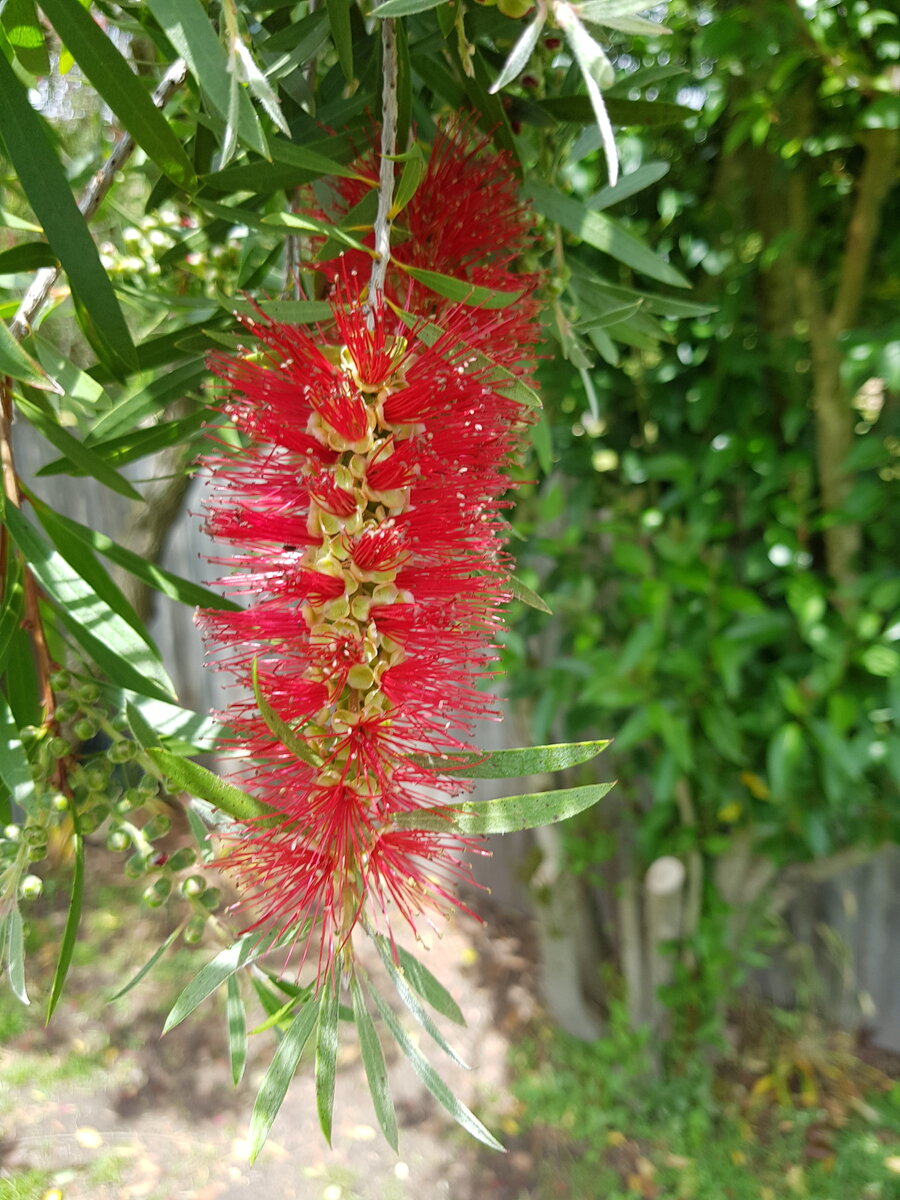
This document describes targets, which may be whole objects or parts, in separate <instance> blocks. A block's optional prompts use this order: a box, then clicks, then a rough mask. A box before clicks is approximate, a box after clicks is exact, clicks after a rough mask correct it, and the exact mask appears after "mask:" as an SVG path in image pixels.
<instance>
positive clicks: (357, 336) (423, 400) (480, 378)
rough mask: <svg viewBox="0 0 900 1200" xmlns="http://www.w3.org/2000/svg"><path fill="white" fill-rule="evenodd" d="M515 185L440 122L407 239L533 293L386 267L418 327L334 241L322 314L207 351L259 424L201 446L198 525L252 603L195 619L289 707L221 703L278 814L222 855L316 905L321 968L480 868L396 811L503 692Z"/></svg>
mask: <svg viewBox="0 0 900 1200" xmlns="http://www.w3.org/2000/svg"><path fill="white" fill-rule="evenodd" d="M515 191H516V189H515V180H514V177H513V175H512V172H511V171H510V169H509V166H508V164H507V163H506V161H505V160H504V159H503V158H502V157H500V156H494V155H491V154H489V153H488V152H487V149H486V147H484V146H483V145H479V146H476V147H474V148H472V147H470V146H467V145H466V144H465V143H464V141H463V139H462V138H461V137H460V136H455V137H454V136H452V135H450V134H447V133H443V134H441V136H440V138H439V140H438V145H437V146H436V148H435V150H434V153H433V155H432V159H431V164H430V166H429V169H428V172H427V174H426V176H425V178H424V180H423V183H422V184H421V186H420V188H419V191H418V192H417V193H416V196H415V197H414V200H413V202H412V203H411V205H410V207H409V213H408V233H409V237H408V239H407V240H406V241H405V242H403V244H402V246H401V248H400V251H399V252H398V253H402V256H403V262H405V263H406V264H411V265H423V264H424V265H427V268H428V269H430V270H439V271H441V272H442V273H444V274H450V275H454V276H456V277H457V278H462V279H467V280H470V281H471V282H473V283H478V284H480V285H487V286H489V287H491V288H497V289H500V290H503V291H510V292H516V293H519V297H520V298H519V300H518V302H517V304H516V305H515V306H514V307H513V306H511V307H508V308H505V309H500V310H491V311H485V310H479V309H475V308H471V307H465V306H452V305H450V304H448V303H447V302H446V301H444V300H443V299H441V297H439V296H436V295H435V294H434V293H432V292H428V291H427V290H426V289H425V288H424V287H422V286H421V285H419V284H417V283H415V282H414V281H412V280H411V279H410V277H409V276H404V273H403V269H402V265H401V266H399V267H395V268H394V269H393V270H392V271H391V273H390V275H389V279H388V288H387V295H388V297H389V298H390V297H393V298H394V299H395V300H396V301H398V302H399V303H401V304H402V305H403V306H404V307H406V308H408V309H409V308H410V307H411V308H412V311H413V313H414V315H415V316H417V317H418V318H419V319H420V320H421V322H422V324H425V323H438V324H439V326H440V328H441V330H442V334H441V336H440V338H439V340H438V341H436V342H435V343H434V344H433V345H431V346H427V345H426V344H424V342H423V341H421V340H420V339H418V338H417V336H416V334H415V331H412V332H411V331H410V329H409V327H408V326H407V325H406V324H404V322H403V321H402V320H401V319H400V318H399V317H398V316H397V315H395V313H394V312H392V311H391V309H390V307H389V306H387V307H384V308H381V309H377V310H375V311H370V310H369V309H368V308H367V307H366V306H365V304H364V300H365V295H364V286H365V285H364V283H363V280H364V279H365V278H366V277H367V270H365V271H364V267H366V268H367V266H368V263H367V262H364V259H365V256H363V255H362V254H354V255H351V256H348V257H347V258H346V259H344V261H343V262H339V263H337V264H335V263H333V262H332V263H328V264H325V265H324V268H323V269H325V270H326V272H327V274H328V275H329V277H330V278H331V280H332V282H333V284H334V287H333V319H332V321H331V322H330V323H329V324H327V325H323V326H321V327H320V328H319V330H318V332H315V333H313V332H308V331H306V330H305V329H303V328H296V327H292V326H288V325H283V324H278V323H276V322H271V321H267V320H265V319H264V318H262V317H260V319H250V320H246V321H245V322H244V324H245V327H246V328H247V330H248V332H250V333H251V334H253V335H254V337H255V338H256V339H257V340H258V342H259V344H260V346H261V348H262V355H256V356H254V358H253V359H250V358H248V357H236V358H227V357H222V358H220V359H218V360H217V361H216V363H215V368H216V370H217V372H218V374H219V375H220V376H221V377H222V379H223V380H224V381H225V383H226V385H227V387H228V389H229V398H228V399H227V401H226V402H225V410H226V412H227V413H228V415H229V416H230V417H231V419H232V420H233V422H234V424H235V426H236V427H237V429H238V430H239V431H240V432H241V433H242V434H243V435H244V436H245V439H246V443H247V445H246V449H245V450H243V451H242V452H241V453H240V454H236V455H234V454H229V455H227V456H226V455H222V456H220V457H217V458H213V459H210V460H208V463H207V465H208V466H209V467H210V468H211V470H212V473H213V485H212V498H211V500H210V503H209V505H208V512H209V515H208V520H207V529H208V532H209V534H210V535H211V536H212V537H214V538H217V539H219V540H221V541H224V542H228V543H231V544H233V545H234V546H235V547H236V552H235V554H234V555H233V556H232V557H231V558H228V559H217V560H215V561H218V562H223V563H225V564H227V565H229V566H231V567H233V568H234V569H235V570H234V573H233V574H232V575H230V576H229V577H228V578H226V579H225V580H224V581H223V582H224V584H225V585H226V586H227V587H229V588H230V589H231V591H232V592H233V593H235V594H236V595H239V596H246V597H247V598H248V604H247V607H246V608H245V609H243V610H242V611H238V612H233V611H227V612H226V611H210V610H208V611H205V612H203V613H202V614H201V616H200V620H201V622H202V625H203V627H204V628H205V630H206V632H207V635H208V637H209V639H210V641H211V642H212V643H217V644H218V646H219V648H220V661H221V664H222V665H223V666H225V667H226V668H227V669H228V670H229V671H230V672H231V673H232V674H233V676H234V677H235V679H236V681H237V682H238V683H240V684H242V685H244V687H245V688H249V687H250V686H251V683H252V682H254V680H255V684H256V687H257V689H258V692H259V694H260V696H261V697H262V698H263V702H262V703H261V707H263V709H264V710H265V708H266V707H269V708H270V709H271V710H274V712H275V713H276V714H277V716H278V717H279V718H280V720H281V722H284V723H286V724H287V725H288V726H289V727H290V729H291V731H292V738H291V739H288V738H286V737H280V736H278V733H277V732H273V728H272V727H271V726H273V725H274V726H275V728H276V730H277V722H272V721H271V720H268V721H267V719H266V718H265V716H264V715H262V714H261V713H259V712H258V711H257V706H256V705H255V704H254V703H253V701H252V700H248V701H241V702H239V703H237V704H236V705H235V706H234V707H233V709H232V711H231V712H230V713H228V714H226V719H227V721H228V723H229V725H230V726H231V727H232V728H233V729H234V730H235V731H236V734H237V743H236V748H238V747H239V749H240V753H241V754H242V755H243V756H244V758H243V762H242V766H241V768H240V771H239V782H240V783H241V784H242V785H243V786H244V787H245V788H247V790H249V791H252V792H253V793H254V794H255V795H256V796H257V797H258V798H259V799H261V800H262V801H263V802H264V803H265V805H266V806H267V808H268V809H270V810H271V817H270V818H266V819H264V820H259V821H248V822H246V823H244V825H243V826H241V827H239V830H238V832H237V833H235V834H232V835H231V837H230V839H229V840H228V841H227V842H226V848H225V862H226V864H227V866H228V868H229V869H230V870H231V872H232V873H233V874H234V875H235V877H236V879H237V881H238V884H239V886H240V888H241V891H242V894H243V896H244V901H245V904H246V905H247V907H248V909H249V910H250V911H251V912H253V914H254V920H253V923H252V924H251V926H250V927H251V928H260V929H270V930H274V931H277V932H278V933H286V934H290V935H293V936H295V937H297V938H299V939H300V940H301V941H302V942H304V943H306V942H307V940H308V938H309V937H310V936H311V935H312V933H313V931H314V930H315V929H318V931H319V934H320V936H321V950H320V955H319V974H320V979H321V978H322V977H324V975H325V974H327V972H328V970H329V968H330V964H331V962H332V961H333V959H334V956H335V955H336V953H337V952H338V950H339V949H340V948H341V947H342V946H343V945H344V944H345V943H346V941H347V939H348V937H349V935H350V932H351V930H352V929H353V927H354V925H355V923H356V922H357V921H358V920H359V918H360V915H361V914H362V913H363V912H365V913H366V916H367V920H368V921H369V922H370V923H371V925H373V926H374V927H387V928H388V929H389V919H390V915H391V912H392V911H394V912H397V911H398V912H399V913H400V914H401V915H402V916H403V917H404V918H405V919H406V920H408V921H409V922H410V924H412V925H413V926H415V922H416V920H417V918H418V917H419V916H420V915H422V914H427V912H428V910H429V909H437V910H443V909H444V908H445V907H446V905H447V904H459V901H458V900H457V899H456V898H455V895H454V891H453V888H454V885H455V884H456V883H457V882H458V881H459V880H460V879H464V878H467V877H468V867H467V866H466V864H465V861H464V857H463V856H464V852H465V851H466V850H469V849H471V848H473V843H472V842H471V841H470V840H466V839H460V838H458V837H454V836H452V835H451V834H450V832H449V831H448V832H447V833H442V832H426V831H413V830H401V829H397V828H393V827H392V818H393V817H394V816H395V815H396V814H397V813H402V812H405V811H409V810H411V809H415V808H419V807H430V806H433V805H434V804H436V803H441V802H443V803H446V799H447V796H448V795H449V796H452V795H455V794H457V793H458V792H459V791H460V790H461V786H462V785H461V784H460V782H459V780H458V779H453V778H452V777H451V776H450V775H446V774H443V775H442V774H441V773H439V772H438V771H436V770H433V769H429V768H428V767H426V766H424V765H422V762H423V756H426V755H429V754H431V755H438V756H441V755H451V756H452V755H454V754H458V753H459V752H460V751H463V750H468V749H469V747H468V745H467V739H468V737H469V736H470V733H471V724H472V721H473V720H474V719H475V718H476V717H479V716H482V715H484V714H486V713H488V712H490V711H491V710H492V704H493V701H492V698H491V697H490V696H487V695H485V694H484V693H482V692H480V691H478V690H477V686H476V684H477V682H478V680H479V679H483V678H485V677H488V676H490V675H491V674H492V662H493V654H494V651H493V646H494V642H495V640H496V635H497V632H498V630H499V628H500V626H501V620H502V615H501V610H502V607H503V605H504V603H505V602H506V600H507V599H508V597H509V590H508V578H509V563H508V559H507V556H506V554H505V552H504V549H503V545H504V537H505V532H506V525H505V522H504V520H503V510H504V507H505V505H506V501H505V500H504V494H505V493H506V491H507V489H508V488H509V486H510V481H509V478H508V475H507V469H508V467H509V465H510V463H511V462H512V461H513V459H514V455H515V451H516V447H517V442H518V438H519V435H520V432H521V428H522V426H523V424H524V422H525V415H524V412H523V410H522V409H521V407H520V405H519V404H518V403H517V402H516V401H515V400H514V399H512V398H510V396H508V395H507V394H506V393H505V392H504V390H503V383H502V382H500V383H498V382H496V381H495V378H494V376H496V374H497V372H496V371H495V369H494V368H493V366H492V365H491V364H492V362H502V363H503V364H504V365H505V366H506V367H507V368H508V369H511V370H513V371H514V372H515V373H516V374H517V375H520V376H526V377H527V376H528V375H529V374H530V372H531V370H532V369H533V347H534V343H535V340H536V338H537V335H538V329H537V322H536V319H535V316H536V302H535V300H534V298H533V292H534V288H535V285H536V282H537V281H536V279H535V278H534V277H533V276H522V275H517V274H515V272H514V271H513V266H512V261H513V257H514V255H515V254H516V253H517V252H518V251H519V250H520V249H521V248H522V247H523V245H524V243H525V241H526V232H527V226H528V217H527V214H526V213H525V212H524V211H523V210H522V208H521V206H520V205H519V204H518V202H517V200H516V198H515ZM344 201H345V203H347V204H349V203H352V202H355V195H351V194H350V193H349V192H348V193H347V194H345V196H344ZM440 214H445V215H444V217H443V218H442V217H441V216H440ZM447 214H449V215H447ZM506 383H507V386H508V385H509V379H508V377H506ZM288 741H291V742H292V743H293V749H292V746H291V745H288V744H286V742H288ZM298 742H301V743H302V748H303V750H304V753H303V754H302V756H301V755H299V754H298V753H297V752H296V751H297V748H298Z"/></svg>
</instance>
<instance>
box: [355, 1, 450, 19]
mask: <svg viewBox="0 0 900 1200" xmlns="http://www.w3.org/2000/svg"><path fill="white" fill-rule="evenodd" d="M444 3H446V0H385V2H384V4H379V5H378V7H377V8H373V9H372V16H373V17H382V18H383V17H412V16H415V14H416V13H420V12H427V10H428V9H429V8H437V7H438V5H440V4H444Z"/></svg>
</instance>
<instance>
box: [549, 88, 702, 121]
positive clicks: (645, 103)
mask: <svg viewBox="0 0 900 1200" xmlns="http://www.w3.org/2000/svg"><path fill="white" fill-rule="evenodd" d="M604 103H605V104H606V111H607V113H608V114H609V119H610V120H611V121H613V122H615V124H616V125H622V126H625V127H628V126H640V127H644V128H648V127H651V126H659V125H680V124H681V123H682V122H683V121H686V120H687V119H688V117H693V116H696V115H697V114H696V112H695V111H694V109H692V108H688V107H687V106H686V105H683V104H672V103H671V102H670V101H668V100H626V99H624V98H623V97H620V96H605V97H604ZM537 104H538V107H539V108H542V109H543V110H544V111H545V112H547V113H550V115H551V116H553V117H555V118H556V119H557V120H558V121H571V122H573V123H577V124H580V125H588V124H590V122H591V121H593V119H594V110H593V108H592V107H591V102H590V99H589V98H588V97H587V96H581V95H572V96H547V97H546V99H544V100H539V101H538V102H537Z"/></svg>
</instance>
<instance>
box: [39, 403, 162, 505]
mask: <svg viewBox="0 0 900 1200" xmlns="http://www.w3.org/2000/svg"><path fill="white" fill-rule="evenodd" d="M59 390H62V389H59ZM15 402H16V408H18V410H19V412H21V414H22V416H23V417H25V419H26V420H27V421H28V422H29V424H31V425H33V426H34V427H35V429H37V430H39V431H40V432H41V433H42V434H43V435H44V437H45V438H46V439H47V441H48V442H50V444H51V445H52V446H55V447H56V449H57V450H59V451H61V452H62V453H63V454H64V455H65V459H64V460H63V463H62V467H61V470H62V472H63V473H65V474H67V475H75V474H81V475H89V476H90V477H91V478H92V479H96V480H97V482H98V483H102V484H103V486H104V487H108V488H110V489H111V490H112V491H114V492H118V493H119V495H120V496H126V497H127V498H128V499H129V500H138V501H139V500H140V499H141V494H140V492H139V491H137V490H136V489H135V488H134V487H132V485H131V484H130V483H129V482H128V480H127V479H124V478H123V477H122V476H121V475H120V474H119V473H118V471H116V470H115V468H114V467H111V466H110V465H109V463H108V462H106V461H105V459H103V458H102V457H101V456H100V455H99V454H98V453H97V452H96V450H92V449H91V447H90V446H86V445H85V444H84V442H79V440H78V438H76V437H73V436H72V434H71V433H69V431H68V430H67V429H64V428H63V426H62V425H61V424H60V423H59V421H58V420H57V418H56V415H55V414H54V413H53V412H48V411H46V410H45V409H43V408H41V407H40V406H39V405H37V404H33V403H32V402H31V401H30V400H27V399H26V398H25V397H24V396H16V397H15ZM48 474H49V472H48Z"/></svg>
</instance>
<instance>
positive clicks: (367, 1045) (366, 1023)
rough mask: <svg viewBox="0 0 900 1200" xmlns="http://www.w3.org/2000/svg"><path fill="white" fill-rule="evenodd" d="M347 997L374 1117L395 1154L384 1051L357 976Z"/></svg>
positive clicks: (394, 1119) (394, 1126) (394, 1127)
mask: <svg viewBox="0 0 900 1200" xmlns="http://www.w3.org/2000/svg"><path fill="white" fill-rule="evenodd" d="M350 994H351V996H352V997H353V1020H354V1022H355V1024H356V1032H357V1034H358V1036H359V1050H360V1054H361V1055H362V1060H363V1067H364V1068H365V1072H366V1080H367V1081H368V1084H369V1092H370V1094H371V1096H372V1104H373V1106H374V1108H375V1116H376V1117H377V1118H378V1124H379V1125H380V1126H381V1131H382V1133H383V1134H384V1136H385V1139H386V1141H387V1143H388V1145H389V1146H390V1147H391V1149H392V1150H393V1151H394V1153H395V1154H396V1153H397V1151H398V1145H397V1116H396V1113H395V1112H394V1102H393V1100H392V1099H391V1091H390V1087H389V1086H388V1074H387V1066H386V1064H385V1061H384V1051H383V1050H382V1049H381V1042H380V1041H379V1040H378V1034H377V1032H376V1030H375V1023H374V1021H373V1020H372V1018H371V1017H370V1016H369V1010H368V1009H367V1008H366V1001H365V997H364V995H363V991H362V988H361V987H360V986H359V981H358V980H357V978H356V975H355V974H354V975H351V976H350Z"/></svg>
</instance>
